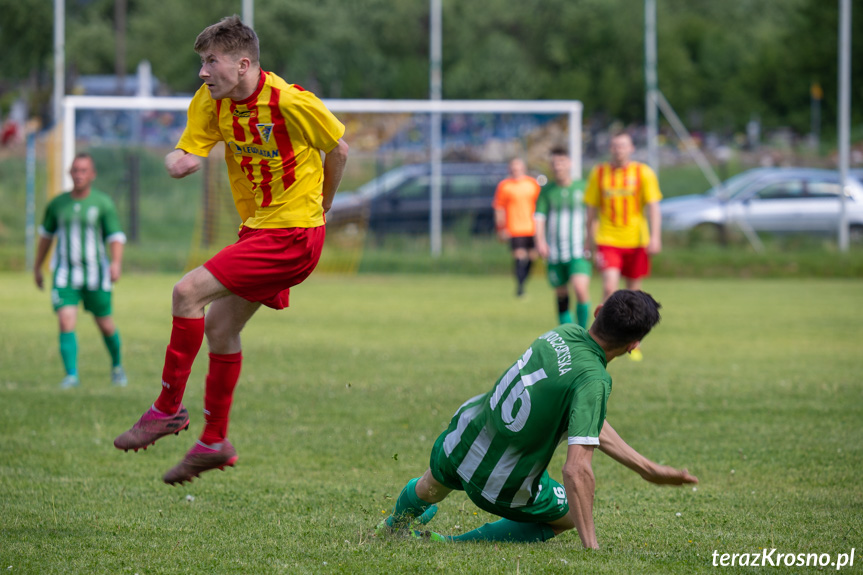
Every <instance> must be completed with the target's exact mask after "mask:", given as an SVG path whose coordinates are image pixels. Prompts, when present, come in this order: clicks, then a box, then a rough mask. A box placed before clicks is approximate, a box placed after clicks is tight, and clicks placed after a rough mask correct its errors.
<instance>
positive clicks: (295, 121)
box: [177, 71, 345, 228]
mask: <svg viewBox="0 0 863 575" xmlns="http://www.w3.org/2000/svg"><path fill="white" fill-rule="evenodd" d="M344 133H345V127H344V125H343V124H342V123H341V122H340V121H339V120H338V119H337V118H336V117H335V116H334V115H333V114H332V112H330V111H329V110H327V108H326V107H325V106H324V104H323V102H321V100H320V99H319V98H318V97H317V96H315V95H314V94H312V93H311V92H308V91H306V90H303V88H301V87H300V86H297V85H295V84H288V83H287V82H285V81H284V80H282V79H281V78H280V77H278V76H276V75H275V74H273V73H272V72H264V71H261V79H260V81H259V82H258V87H257V88H256V90H255V92H254V93H253V94H252V95H251V96H250V97H248V98H246V99H245V100H242V101H234V100H231V99H230V98H225V99H223V100H213V98H212V97H210V91H209V89H208V88H207V86H206V85H204V86H201V88H200V89H199V90H198V92H197V93H196V94H195V96H194V98H192V102H191V104H189V112H188V122H187V123H186V129H185V131H184V132H183V135H182V137H180V142H179V143H178V144H177V148H179V149H181V150H184V151H186V152H188V153H190V154H195V155H196V156H206V155H207V154H209V152H210V150H211V149H212V148H213V146H215V145H216V143H217V142H220V141H224V142H225V161H226V163H227V164H228V176H229V177H230V179H231V193H232V194H233V196H234V204H235V205H236V207H237V212H239V214H240V217H241V218H242V220H243V225H245V226H248V227H250V228H312V227H316V226H321V225H323V224H324V212H323V208H322V207H321V203H322V191H323V186H322V184H323V179H324V174H323V163H322V160H321V152H322V151H323V152H324V153H327V152H330V151H331V150H332V149H333V148H335V147H336V145H337V143H338V140H339V138H341V137H342V136H343V135H344Z"/></svg>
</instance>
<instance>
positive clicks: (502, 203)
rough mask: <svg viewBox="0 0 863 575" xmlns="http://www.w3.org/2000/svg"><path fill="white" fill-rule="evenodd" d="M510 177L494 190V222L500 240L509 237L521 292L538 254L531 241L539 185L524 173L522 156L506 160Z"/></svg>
mask: <svg viewBox="0 0 863 575" xmlns="http://www.w3.org/2000/svg"><path fill="white" fill-rule="evenodd" d="M509 175H510V176H509V177H508V178H506V179H505V180H502V181H501V182H500V183H499V184H498V185H497V190H495V194H494V201H493V202H492V206H493V207H494V223H495V226H496V228H497V235H498V237H499V238H500V240H501V241H507V240H509V245H510V249H511V250H512V257H513V260H515V266H514V273H515V280H516V291H515V294H516V295H517V296H519V297H521V296H522V295H524V282H525V280H526V279H527V277H528V276H529V275H530V265H531V262H533V260H535V259H536V257H537V255H538V254H537V251H536V246H535V244H534V239H533V237H534V234H535V233H536V223H535V222H534V220H533V212H534V210H535V209H536V199H537V198H538V197H539V184H538V183H537V181H536V180H535V179H534V178H532V177H531V176H529V175H528V174H527V166H526V165H525V163H524V160H522V159H521V158H513V159H512V160H510V162H509Z"/></svg>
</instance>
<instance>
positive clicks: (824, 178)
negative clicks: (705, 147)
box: [660, 168, 863, 242]
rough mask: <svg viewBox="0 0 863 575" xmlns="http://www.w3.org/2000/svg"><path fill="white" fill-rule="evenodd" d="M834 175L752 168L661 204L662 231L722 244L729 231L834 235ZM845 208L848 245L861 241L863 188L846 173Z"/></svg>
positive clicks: (837, 201) (836, 204)
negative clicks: (690, 233) (704, 190)
mask: <svg viewBox="0 0 863 575" xmlns="http://www.w3.org/2000/svg"><path fill="white" fill-rule="evenodd" d="M839 193H840V184H839V172H838V171H835V170H820V169H815V168H757V169H754V170H749V171H746V172H743V173H740V174H738V175H736V176H734V177H732V178H730V179H728V180H727V181H725V183H724V185H723V186H722V188H721V189H718V188H714V189H712V190H710V191H709V192H707V193H706V194H700V195H691V196H679V197H674V198H668V199H665V200H662V202H661V203H660V207H661V209H662V228H663V230H668V231H688V230H695V231H699V232H702V233H703V234H704V235H706V236H709V237H717V238H719V239H720V240H724V239H725V238H726V237H727V233H728V231H729V229H730V228H732V227H735V226H736V227H739V228H743V229H744V231H747V230H746V229H745V228H748V229H749V230H754V231H755V232H769V233H807V234H836V233H837V232H838V229H839V214H840V209H841V200H840V195H839ZM845 198H846V202H845V206H846V208H845V209H846V214H847V216H848V223H849V226H850V234H851V238H852V240H853V241H856V242H859V241H861V240H863V184H861V181H860V179H858V177H856V175H855V174H849V176H848V179H847V181H846V186H845Z"/></svg>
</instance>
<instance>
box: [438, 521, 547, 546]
mask: <svg viewBox="0 0 863 575" xmlns="http://www.w3.org/2000/svg"><path fill="white" fill-rule="evenodd" d="M552 537H554V530H553V529H552V528H551V527H549V526H548V525H546V524H545V523H522V522H520V521H511V520H509V519H501V520H499V521H495V522H494V523H486V524H485V525H483V526H482V527H478V528H476V529H474V530H473V531H468V532H467V533H464V534H462V535H457V536H455V537H450V540H451V541H509V542H511V543H538V542H540V541H548V540H549V539H551V538H552Z"/></svg>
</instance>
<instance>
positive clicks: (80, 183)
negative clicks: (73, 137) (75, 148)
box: [69, 158, 96, 192]
mask: <svg viewBox="0 0 863 575" xmlns="http://www.w3.org/2000/svg"><path fill="white" fill-rule="evenodd" d="M69 175H70V176H72V184H73V186H74V189H75V191H76V192H77V191H81V190H86V189H87V188H89V187H90V184H92V183H93V180H95V179H96V168H95V167H94V166H93V160H91V159H89V158H78V159H77V160H75V161H74V162H72V169H70V170H69Z"/></svg>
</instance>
